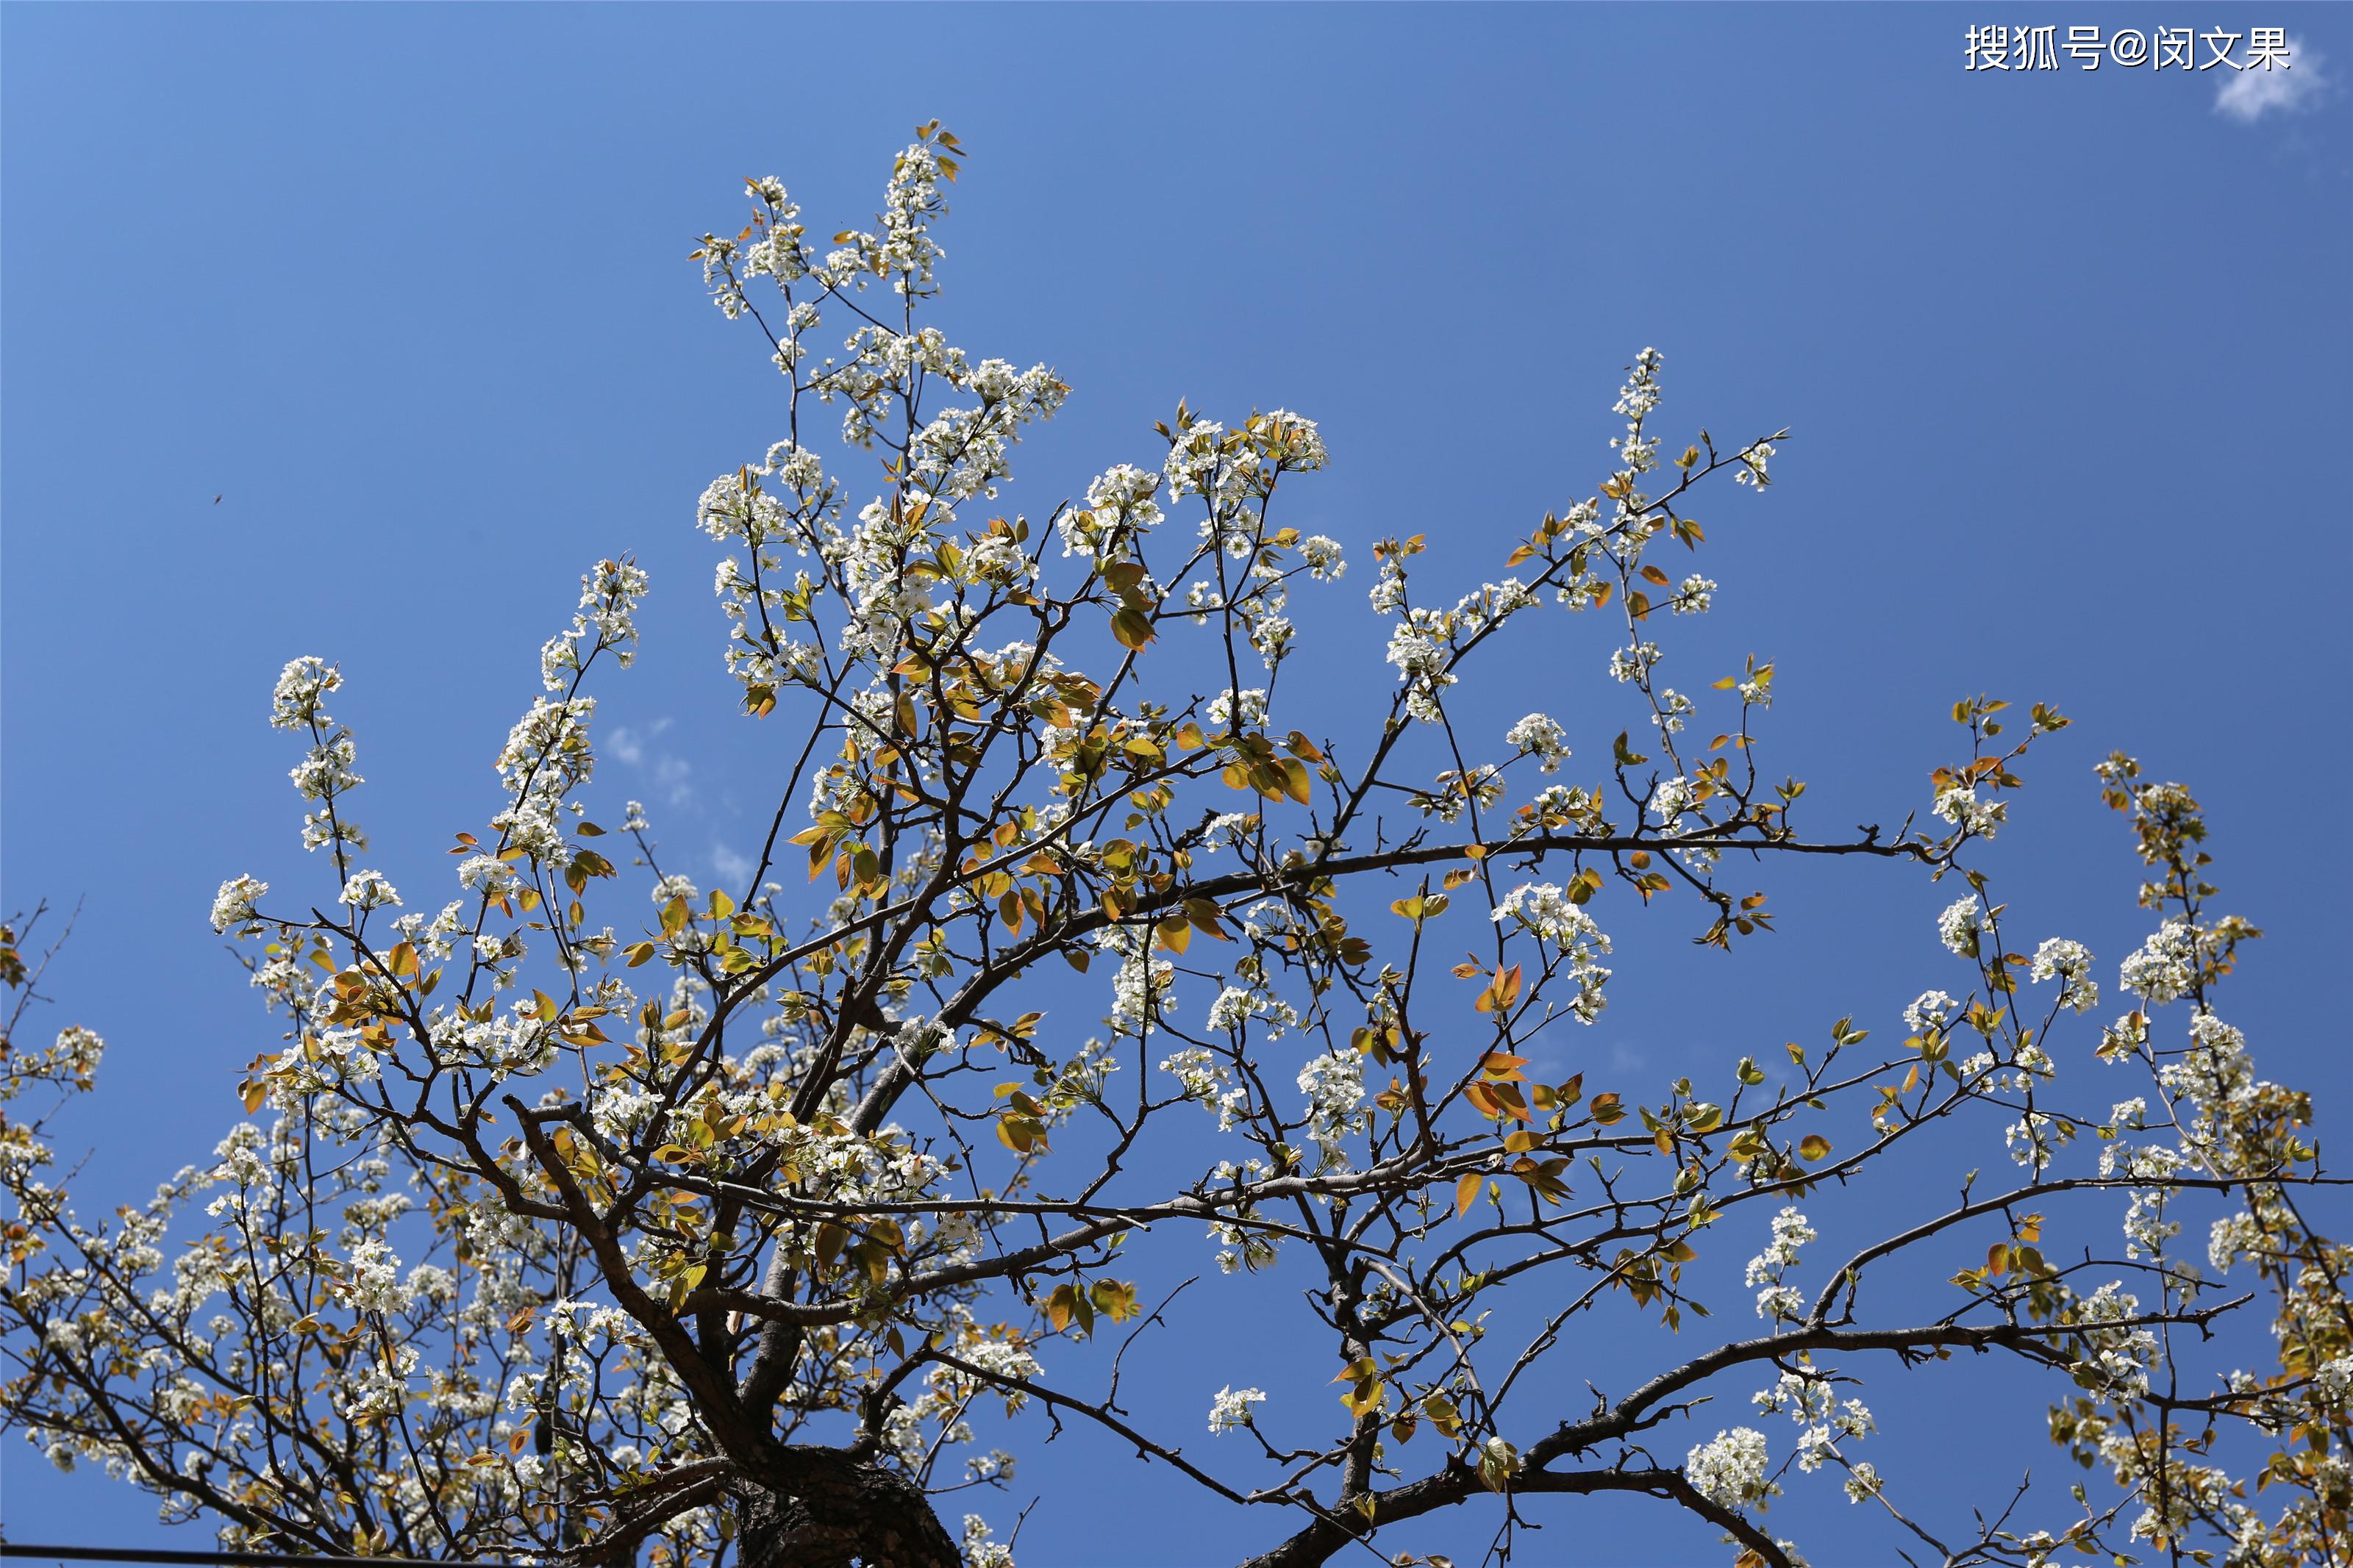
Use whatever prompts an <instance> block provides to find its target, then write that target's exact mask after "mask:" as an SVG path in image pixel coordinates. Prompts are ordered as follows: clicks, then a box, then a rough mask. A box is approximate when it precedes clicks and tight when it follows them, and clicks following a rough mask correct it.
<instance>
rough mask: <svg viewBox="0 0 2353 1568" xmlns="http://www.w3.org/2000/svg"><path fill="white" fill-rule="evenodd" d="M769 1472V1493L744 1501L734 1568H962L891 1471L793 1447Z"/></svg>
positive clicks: (943, 1533)
mask: <svg viewBox="0 0 2353 1568" xmlns="http://www.w3.org/2000/svg"><path fill="white" fill-rule="evenodd" d="M777 1480H778V1482H779V1485H778V1487H777V1489H775V1490H769V1489H761V1490H758V1491H754V1492H751V1493H749V1494H748V1495H747V1496H746V1497H745V1499H744V1509H743V1511H742V1514H741V1519H742V1525H741V1531H742V1533H741V1535H740V1537H739V1539H738V1550H739V1552H741V1554H742V1568H853V1565H854V1568H962V1563H963V1562H964V1553H963V1552H961V1551H960V1550H959V1549H958V1548H957V1546H956V1543H955V1538H954V1537H952V1536H950V1535H949V1534H948V1532H947V1529H946V1527H945V1526H944V1525H943V1524H941V1523H940V1521H939V1516H938V1515H936V1514H934V1512H933V1511H932V1505H931V1504H930V1503H929V1502H928V1501H926V1500H924V1497H923V1489H921V1488H920V1487H918V1486H916V1485H915V1483H914V1482H913V1481H911V1480H909V1479H907V1478H906V1477H905V1476H902V1475H901V1474H899V1473H898V1472H897V1471H895V1470H888V1469H884V1468H881V1466H879V1465H871V1464H861V1463H860V1462H859V1461H857V1460H855V1459H852V1458H849V1456H848V1455H846V1454H844V1453H842V1452H841V1451H840V1450H839V1449H834V1448H817V1447H792V1448H787V1449H786V1450H785V1452H784V1454H783V1456H782V1458H781V1462H780V1463H779V1464H778V1466H777Z"/></svg>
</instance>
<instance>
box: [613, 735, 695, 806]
mask: <svg viewBox="0 0 2353 1568" xmlns="http://www.w3.org/2000/svg"><path fill="white" fill-rule="evenodd" d="M671 722H672V721H670V720H669V719H657V720H656V721H654V722H653V724H652V725H651V726H650V727H649V729H647V731H645V732H644V733H643V734H639V733H638V731H634V730H631V729H628V728H627V727H623V728H619V729H616V730H615V731H613V732H612V733H611V734H609V735H607V736H606V737H605V752H606V754H607V755H608V756H610V757H612V758H613V759H614V760H615V761H617V762H621V763H628V765H629V766H630V767H632V768H645V767H650V768H651V770H652V772H653V783H654V785H655V788H656V790H657V791H658V792H659V795H660V797H661V800H662V803H663V804H664V805H685V804H686V803H687V802H688V801H690V800H692V799H693V798H694V786H693V785H692V784H689V783H688V782H687V780H688V778H689V776H690V775H691V774H692V773H693V772H694V766H693V764H692V763H689V762H688V761H687V760H686V759H685V758H684V757H680V756H673V755H672V754H671V753H670V752H665V751H659V750H657V751H652V752H649V749H648V747H649V742H653V741H655V740H657V739H659V737H660V735H661V733H662V731H665V730H668V729H669V728H670V724H671Z"/></svg>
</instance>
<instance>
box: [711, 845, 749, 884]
mask: <svg viewBox="0 0 2353 1568" xmlns="http://www.w3.org/2000/svg"><path fill="white" fill-rule="evenodd" d="M711 868H712V870H714V871H716V872H718V873H719V879H720V880H721V881H723V882H725V883H727V884H729V885H730V886H733V885H735V884H738V883H742V882H744V881H746V880H748V879H750V878H751V875H752V858H751V857H750V856H748V855H738V854H737V853H735V851H734V850H733V849H730V848H728V847H727V846H725V845H724V844H714V845H712V847H711Z"/></svg>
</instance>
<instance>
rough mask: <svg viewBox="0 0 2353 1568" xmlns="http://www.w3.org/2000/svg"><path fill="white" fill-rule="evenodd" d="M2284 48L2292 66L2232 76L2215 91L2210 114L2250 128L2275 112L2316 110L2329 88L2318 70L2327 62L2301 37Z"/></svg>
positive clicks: (2324, 77)
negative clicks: (2228, 118)
mask: <svg viewBox="0 0 2353 1568" xmlns="http://www.w3.org/2000/svg"><path fill="white" fill-rule="evenodd" d="M2287 47H2288V58H2289V59H2290V60H2291V61H2292V62H2294V63H2292V64H2291V65H2290V66H2289V67H2288V68H2286V69H2284V70H2281V69H2277V68H2274V69H2269V70H2245V71H2240V72H2238V73H2236V74H2235V75H2233V76H2232V77H2231V78H2230V79H2229V80H2227V81H2225V82H2223V83H2222V85H2221V87H2220V88H2218V89H2215V92H2214V112H2215V113H2217V114H2224V115H2228V116H2230V117H2231V118H2232V120H2235V121H2238V122H2239V123H2240V124H2242V125H2253V123H2254V122H2255V121H2258V120H2261V119H2262V118H2263V116H2264V115H2266V114H2269V113H2270V112H2271V111H2272V110H2275V109H2276V110H2282V111H2283V112H2293V111H2295V110H2302V109H2316V108H2317V107H2319V104H2320V100H2321V98H2322V96H2323V95H2324V94H2326V93H2327V90H2328V87H2329V80H2328V78H2327V76H2326V75H2325V74H2323V72H2322V70H2321V67H2323V66H2324V65H2327V63H2328V62H2327V59H2326V58H2323V57H2322V55H2321V53H2320V51H2319V50H2318V49H2315V48H2311V47H2307V46H2306V43H2305V41H2304V40H2303V39H2302V38H2290V39H2289V40H2288V41H2287Z"/></svg>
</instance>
